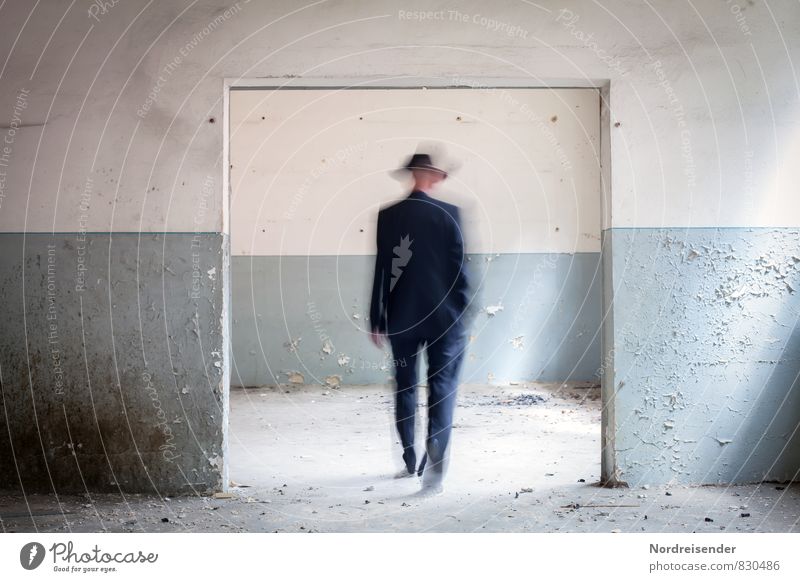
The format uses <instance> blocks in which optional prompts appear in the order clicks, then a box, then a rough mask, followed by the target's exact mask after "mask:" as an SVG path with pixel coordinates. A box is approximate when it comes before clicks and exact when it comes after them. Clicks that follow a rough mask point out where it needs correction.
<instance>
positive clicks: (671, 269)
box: [603, 228, 800, 485]
mask: <svg viewBox="0 0 800 582" xmlns="http://www.w3.org/2000/svg"><path fill="white" fill-rule="evenodd" d="M603 248H604V252H605V253H606V256H605V262H606V263H607V266H608V265H610V266H611V268H610V271H611V272H612V273H613V275H612V280H611V281H607V286H606V290H605V292H606V293H609V292H610V291H612V290H611V289H610V288H609V287H613V315H614V317H613V320H609V322H608V324H609V329H608V330H607V332H608V335H607V336H606V345H607V349H606V353H605V356H604V363H605V364H606V365H607V366H606V372H607V373H606V374H605V375H604V384H607V386H604V389H606V390H607V391H608V392H607V393H606V394H605V396H606V398H605V402H606V408H607V409H608V411H609V412H608V417H609V418H608V420H609V421H610V422H609V426H608V427H607V429H606V431H605V435H604V437H607V438H605V439H604V445H605V447H606V457H605V463H606V467H607V468H608V470H609V471H608V473H609V475H608V476H610V474H611V473H612V472H613V471H614V470H615V471H616V478H617V479H618V480H621V481H625V482H627V483H628V484H631V485H634V484H643V483H665V482H671V481H675V482H680V483H694V484H699V483H741V482H755V481H761V480H762V479H774V480H779V481H786V480H796V479H797V478H798V472H799V471H800V386H798V383H799V382H798V375H800V328H798V325H797V324H798V317H799V316H800V293H798V290H800V230H799V229H796V228H793V229H772V228H761V229H758V228H756V229H754V228H691V229H685V228H684V229H681V228H673V229H613V230H610V231H606V232H604V235H603ZM609 284H610V285H609ZM611 397H613V405H611Z"/></svg>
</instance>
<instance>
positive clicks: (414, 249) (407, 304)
mask: <svg viewBox="0 0 800 582" xmlns="http://www.w3.org/2000/svg"><path fill="white" fill-rule="evenodd" d="M377 243H378V253H377V256H376V258H375V277H374V280H373V284H372V304H371V306H370V324H371V327H372V330H373V331H376V332H382V333H388V334H390V335H395V334H413V335H415V336H422V337H432V336H433V337H436V336H438V335H440V334H442V333H444V332H445V331H447V329H448V328H450V327H451V326H452V325H454V324H455V325H461V318H462V317H463V315H464V312H465V310H466V308H467V305H468V303H469V300H468V295H469V292H468V290H469V283H468V278H467V272H466V268H465V261H466V256H465V254H464V233H463V231H462V229H461V219H460V217H459V211H458V207H457V206H454V205H452V204H448V203H447V202H442V201H441V200H437V199H435V198H431V197H430V196H428V195H427V194H426V193H425V192H422V191H420V190H415V191H413V192H411V194H409V196H408V197H407V198H405V199H404V200H401V201H400V202H397V203H396V204H393V205H391V206H388V207H386V208H384V209H383V210H381V211H380V212H379V213H378V234H377Z"/></svg>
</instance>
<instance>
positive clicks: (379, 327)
mask: <svg viewBox="0 0 800 582" xmlns="http://www.w3.org/2000/svg"><path fill="white" fill-rule="evenodd" d="M382 226H383V212H379V213H378V228H377V234H376V237H375V243H376V247H377V251H376V253H375V274H374V276H373V279H372V300H371V302H370V307H369V322H370V329H371V332H372V333H373V334H380V333H386V301H387V299H388V297H387V295H388V293H387V292H386V288H387V287H388V284H387V283H388V280H389V272H388V270H387V268H386V251H385V249H384V248H383V246H384V245H381V235H382V233H383V229H382ZM373 341H375V338H373ZM376 344H377V342H376Z"/></svg>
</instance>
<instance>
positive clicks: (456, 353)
mask: <svg viewBox="0 0 800 582" xmlns="http://www.w3.org/2000/svg"><path fill="white" fill-rule="evenodd" d="M465 340H466V338H465V331H464V329H463V328H462V327H461V326H454V327H452V328H451V329H450V330H448V332H447V333H446V334H444V335H443V336H441V337H439V338H434V340H433V342H432V343H429V344H428V348H427V350H428V435H427V439H426V442H425V448H426V450H427V453H426V456H427V466H426V467H425V470H424V475H425V476H426V478H425V479H424V484H425V485H427V486H438V485H441V482H442V479H443V478H444V472H445V469H446V465H447V451H448V445H449V443H450V429H451V428H452V426H453V411H454V410H455V405H456V392H457V389H458V375H459V372H460V370H461V363H462V361H463V359H464V350H465V349H466V341H465Z"/></svg>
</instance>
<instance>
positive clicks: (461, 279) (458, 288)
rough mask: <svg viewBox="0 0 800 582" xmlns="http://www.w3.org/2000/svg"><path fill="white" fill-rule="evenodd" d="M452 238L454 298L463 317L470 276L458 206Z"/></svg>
mask: <svg viewBox="0 0 800 582" xmlns="http://www.w3.org/2000/svg"><path fill="white" fill-rule="evenodd" d="M450 216H451V218H452V221H451V226H452V228H451V236H450V243H449V249H448V254H447V260H448V262H449V264H450V272H451V273H452V274H453V277H454V283H453V290H452V291H451V293H452V294H453V298H454V300H455V305H456V307H457V308H458V310H459V313H460V314H461V315H462V316H463V315H464V312H465V311H466V309H467V305H469V288H470V282H469V276H468V274H467V257H466V255H465V251H464V247H465V245H464V229H463V228H462V226H461V214H460V212H459V210H458V207H457V206H454V207H453V209H452V211H451V215H450Z"/></svg>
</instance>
